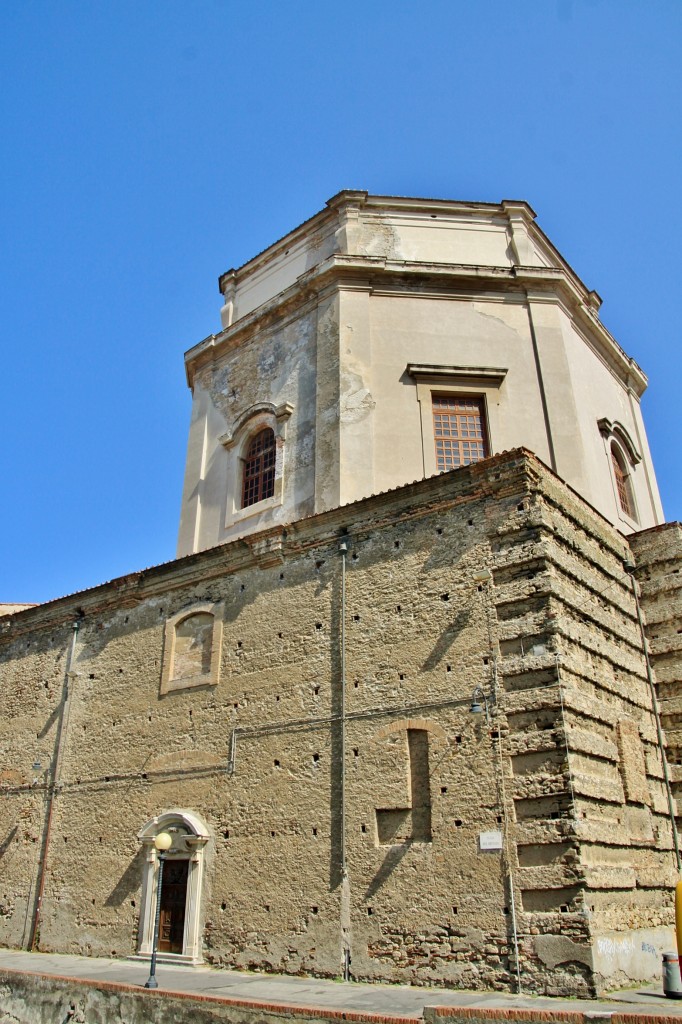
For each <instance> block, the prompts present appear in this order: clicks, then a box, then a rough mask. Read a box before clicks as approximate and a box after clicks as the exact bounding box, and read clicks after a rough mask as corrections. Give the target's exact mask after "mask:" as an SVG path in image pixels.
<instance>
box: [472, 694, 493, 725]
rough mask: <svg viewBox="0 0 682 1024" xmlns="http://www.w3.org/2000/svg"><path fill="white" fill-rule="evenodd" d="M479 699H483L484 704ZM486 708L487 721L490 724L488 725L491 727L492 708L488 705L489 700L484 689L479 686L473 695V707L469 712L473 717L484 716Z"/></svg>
mask: <svg viewBox="0 0 682 1024" xmlns="http://www.w3.org/2000/svg"><path fill="white" fill-rule="evenodd" d="M479 697H482V698H483V704H481V702H480V700H479ZM484 708H485V720H486V722H487V723H488V725H490V707H489V705H488V698H487V697H486V695H485V693H484V692H483V689H482V688H481V687H480V686H477V687H476V689H475V690H474V692H473V693H472V694H471V707H470V708H469V711H470V713H471V714H472V715H481V714H483V709H484Z"/></svg>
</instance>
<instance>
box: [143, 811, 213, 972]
mask: <svg viewBox="0 0 682 1024" xmlns="http://www.w3.org/2000/svg"><path fill="white" fill-rule="evenodd" d="M159 832H168V833H169V834H170V835H171V836H172V838H173V845H172V846H171V848H170V850H169V851H168V853H167V854H166V862H165V865H164V870H163V886H162V889H161V916H160V921H159V950H158V951H159V956H160V958H161V959H165V958H168V959H169V960H174V961H179V962H182V963H193V964H197V963H201V960H202V956H201V891H202V881H203V874H204V850H205V847H206V844H207V843H208V841H209V839H210V835H209V832H208V829H207V828H206V825H205V824H204V822H203V821H202V820H201V818H199V816H198V815H196V814H193V813H192V812H191V811H181V810H171V811H166V812H164V813H163V814H160V815H158V817H156V818H152V819H151V820H150V821H148V822H147V823H146V825H145V826H144V827H143V828H142V829H141V831H140V832H139V833H138V839H139V840H140V842H141V843H142V845H143V846H144V848H145V852H146V857H145V866H144V878H143V882H142V908H141V915H140V929H139V936H138V955H139V956H151V954H152V942H153V940H154V914H155V910H156V894H157V882H158V867H159V862H158V854H157V852H156V848H155V846H154V838H155V837H156V836H157V835H158V834H159Z"/></svg>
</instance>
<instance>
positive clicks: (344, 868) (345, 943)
mask: <svg viewBox="0 0 682 1024" xmlns="http://www.w3.org/2000/svg"><path fill="white" fill-rule="evenodd" d="M339 552H340V554H341V631H340V632H341V680H340V684H341V701H340V703H341V793H340V802H341V809H340V816H341V956H342V964H343V980H344V981H350V881H349V878H348V862H347V859H346V555H347V553H348V541H347V540H345V539H342V540H341V542H340V543H339Z"/></svg>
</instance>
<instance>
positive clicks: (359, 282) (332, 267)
mask: <svg viewBox="0 0 682 1024" xmlns="http://www.w3.org/2000/svg"><path fill="white" fill-rule="evenodd" d="M528 209H529V210H530V207H529V208H528ZM531 212H532V211H531ZM529 215H530V214H529ZM524 216H525V214H524ZM410 279H414V280H415V281H416V280H417V279H419V284H420V288H419V291H418V292H416V291H412V290H409V289H407V288H406V284H407V283H408V282H409V280H410ZM349 286H352V287H359V288H363V289H366V290H369V291H370V292H372V293H373V294H401V293H406V292H407V294H409V295H411V296H413V297H416V298H418V297H423V298H431V297H433V296H434V295H438V296H442V297H443V298H453V297H456V295H458V294H459V295H461V296H462V297H472V292H474V291H475V292H476V296H475V297H476V298H478V297H479V295H485V294H486V293H488V294H491V295H493V294H497V295H499V294H501V293H506V294H509V295H514V294H516V295H518V296H519V298H522V297H523V296H527V298H528V301H532V302H536V303H537V302H548V303H555V302H559V303H560V304H561V305H562V306H563V308H564V309H565V311H566V312H567V315H569V316H570V318H571V320H572V321H573V322H574V323H575V325H576V327H577V328H578V329H579V330H580V333H581V334H582V336H583V337H584V338H585V339H586V340H587V339H589V344H590V346H591V347H592V348H593V349H594V350H595V351H596V352H597V353H598V354H599V355H600V357H601V358H602V359H603V361H604V362H605V363H606V364H607V365H608V366H609V367H610V368H611V370H612V372H614V374H615V375H616V376H617V377H618V378H619V379H620V380H621V381H622V382H623V383H624V384H625V385H626V386H627V387H629V388H631V389H632V390H633V392H634V393H635V394H636V395H637V396H640V395H641V394H642V393H643V391H644V390H645V388H646V385H647V378H646V376H645V374H644V373H643V372H642V370H641V369H640V367H639V366H638V365H637V363H636V362H635V361H634V360H633V359H631V358H630V357H629V356H628V355H627V354H626V353H625V352H624V351H623V349H622V348H621V347H620V345H618V343H617V342H616V340H615V338H613V336H612V335H611V334H610V333H609V331H608V330H607V329H606V327H604V325H603V324H602V322H601V321H600V320H599V317H598V315H597V309H596V308H595V307H596V305H597V302H598V296H596V293H595V292H591V291H588V290H587V288H586V287H585V285H583V283H582V282H581V281H580V279H579V278H578V277H577V276H576V275H575V274H573V272H572V271H571V270H570V268H568V265H567V264H565V265H564V266H559V267H541V266H531V267H526V266H512V267H501V266H475V265H472V264H456V263H433V262H431V263H425V262H421V261H417V260H394V259H390V258H388V257H384V256H359V255H346V254H342V253H335V254H333V255H332V256H330V257H328V258H327V259H326V260H323V261H322V262H320V263H318V264H316V265H315V266H313V267H311V269H310V270H308V271H306V273H304V274H301V275H300V276H299V277H298V278H297V280H296V281H295V282H294V284H292V285H291V286H290V287H289V288H286V289H284V290H283V291H282V292H280V293H279V294H277V295H275V296H274V297H273V298H272V299H270V300H268V301H267V302H265V303H263V304H262V305H261V306H259V307H258V308H257V309H255V310H253V311H252V312H250V313H248V314H247V315H246V316H244V317H242V318H240V319H238V320H237V321H236V322H235V323H233V324H232V325H231V326H229V327H226V328H225V329H224V330H223V331H221V332H220V333H219V334H214V335H209V337H208V338H205V339H204V340H203V341H201V342H200V343H199V344H198V345H195V346H194V347H193V348H191V349H189V351H188V352H187V353H186V355H185V369H186V374H187V383H188V385H189V386H190V387H192V385H193V379H194V374H195V372H196V370H197V369H198V368H199V367H201V366H204V365H206V363H207V362H211V361H212V360H215V359H217V358H219V357H220V355H221V354H222V353H223V352H224V351H226V350H227V349H229V348H231V347H233V346H234V345H237V344H239V343H240V342H241V341H243V340H244V339H246V338H247V337H249V336H250V335H252V334H253V333H255V332H256V331H257V330H262V329H263V328H264V327H269V326H270V325H271V324H273V323H275V322H281V321H283V320H284V319H285V318H286V317H292V316H295V315H298V314H300V311H301V307H303V306H305V305H306V304H309V303H311V302H314V301H316V300H317V297H318V296H319V295H320V293H321V292H323V291H324V290H325V289H331V290H333V289H334V288H340V289H342V288H344V287H349ZM597 308H598V307H597Z"/></svg>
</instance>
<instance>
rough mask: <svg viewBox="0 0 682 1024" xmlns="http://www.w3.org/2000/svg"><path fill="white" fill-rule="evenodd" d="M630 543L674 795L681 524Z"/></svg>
mask: <svg viewBox="0 0 682 1024" xmlns="http://www.w3.org/2000/svg"><path fill="white" fill-rule="evenodd" d="M631 542H632V551H633V554H634V556H635V560H636V563H637V574H636V575H637V581H638V583H639V586H640V590H641V604H642V609H643V611H644V615H645V617H646V622H647V640H648V643H649V653H650V658H651V663H652V665H653V668H654V672H655V675H656V682H657V692H658V699H659V703H660V709H661V722H662V724H663V727H664V730H665V735H666V740H667V744H668V763H669V765H670V774H671V777H672V783H673V794H674V795H675V797H676V798H678V797H679V796H680V792H681V791H682V524H680V523H666V524H665V525H664V526H658V527H655V528H654V529H652V530H644V531H642V533H638V534H636V535H635V536H634V537H632V538H631ZM678 827H679V822H678Z"/></svg>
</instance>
